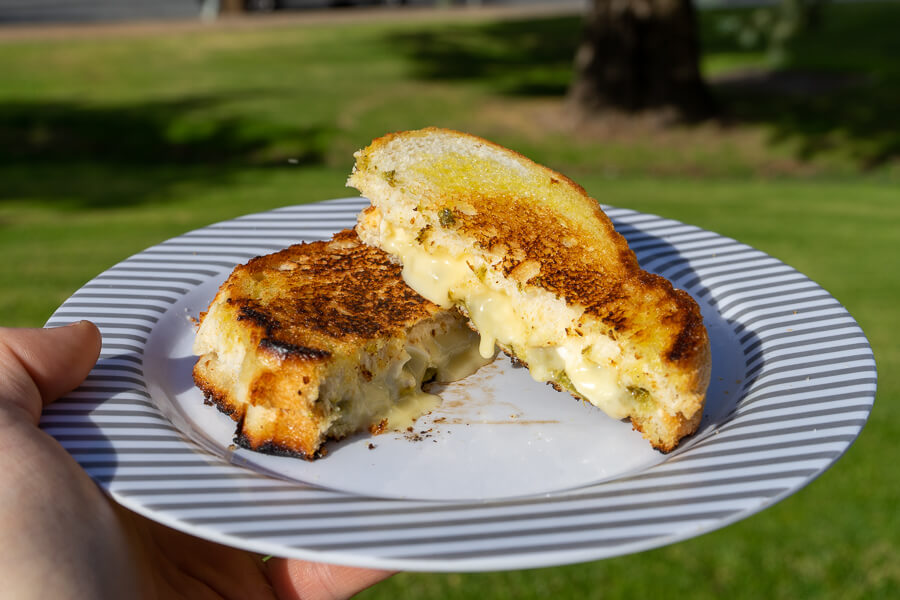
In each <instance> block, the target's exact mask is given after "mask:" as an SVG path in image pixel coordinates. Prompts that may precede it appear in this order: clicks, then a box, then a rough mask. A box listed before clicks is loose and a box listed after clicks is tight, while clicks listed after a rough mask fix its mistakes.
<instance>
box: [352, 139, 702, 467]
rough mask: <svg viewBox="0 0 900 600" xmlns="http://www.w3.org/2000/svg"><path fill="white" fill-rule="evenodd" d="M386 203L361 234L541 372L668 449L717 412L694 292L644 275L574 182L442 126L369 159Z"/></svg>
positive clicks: (361, 155)
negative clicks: (709, 403) (709, 398)
mask: <svg viewBox="0 0 900 600" xmlns="http://www.w3.org/2000/svg"><path fill="white" fill-rule="evenodd" d="M355 157H356V164H355V166H354V169H353V173H352V174H351V176H350V179H349V181H348V185H350V186H352V187H355V188H357V189H358V190H359V191H360V192H361V193H362V194H363V195H364V196H365V197H367V198H368V199H369V200H370V201H371V203H372V205H371V206H370V207H368V208H367V209H366V210H365V211H363V213H361V215H360V217H359V220H358V224H357V227H356V229H357V232H358V233H359V236H360V238H361V239H362V240H363V241H364V242H366V243H367V244H370V245H372V246H375V247H378V248H381V249H383V250H384V251H386V252H387V253H389V254H390V255H392V256H394V257H395V258H396V259H398V260H399V261H400V262H401V263H402V265H403V271H402V274H403V278H404V279H405V280H406V282H407V283H408V284H409V285H410V287H412V288H413V289H414V290H416V291H417V292H418V293H419V294H421V295H422V296H424V297H425V298H428V299H429V300H430V301H432V302H434V303H435V304H437V305H440V306H442V307H444V308H451V307H457V308H459V309H460V310H461V311H462V312H463V313H464V314H465V315H467V316H468V317H469V319H470V321H471V323H472V325H473V326H474V328H475V329H476V330H477V331H478V333H479V334H480V335H481V341H480V344H481V352H482V354H483V355H484V356H488V355H490V354H491V353H493V352H494V346H495V344H496V345H497V346H499V347H500V349H502V350H503V351H504V352H505V353H507V354H508V355H510V356H511V357H513V358H514V359H515V360H517V361H519V362H521V363H524V364H525V365H526V366H527V367H528V369H529V371H530V373H531V375H532V377H533V378H534V379H536V380H538V381H545V382H548V383H550V384H551V385H553V386H554V387H555V388H556V389H558V390H566V391H568V392H570V393H571V394H572V395H574V396H575V397H577V398H581V399H583V400H587V401H588V402H590V403H591V404H593V405H595V406H597V407H599V408H600V409H601V410H603V411H604V412H606V413H607V414H608V415H610V416H611V417H614V418H617V419H630V421H631V423H632V425H633V426H634V428H635V429H637V430H639V431H641V432H642V434H643V435H644V437H645V438H646V439H647V440H648V441H649V442H650V443H651V444H652V445H653V446H654V447H655V448H657V449H659V450H661V451H664V452H668V451H670V450H672V449H673V448H675V446H676V445H677V444H678V443H679V441H680V440H681V439H682V438H684V437H685V436H687V435H689V434H691V433H692V432H694V431H695V430H696V429H697V427H698V425H699V423H700V419H701V416H702V414H703V405H704V399H705V395H706V389H707V385H708V383H709V376H710V351H709V341H708V337H707V333H706V329H705V328H704V326H703V321H702V317H701V315H700V310H699V308H698V306H697V304H696V302H695V301H694V300H693V299H692V298H691V297H690V295H689V294H687V293H686V292H684V291H682V290H677V289H674V288H673V286H672V284H671V283H670V282H669V281H668V280H666V279H664V278H663V277H660V276H657V275H654V274H651V273H648V272H646V271H643V270H642V269H641V268H640V266H639V264H638V261H637V259H636V257H635V255H634V253H633V252H632V251H631V249H629V247H628V245H627V243H626V241H625V239H624V238H623V237H622V236H621V235H619V234H618V233H617V232H616V231H615V229H614V227H613V224H612V222H611V221H610V220H609V218H608V217H607V216H606V215H605V214H604V213H603V211H602V210H601V208H600V206H599V204H598V202H597V201H596V200H594V199H593V198H591V197H589V196H588V194H587V193H586V192H585V190H584V189H583V188H581V187H580V186H579V185H577V184H576V183H574V182H573V181H571V180H570V179H568V178H566V177H564V176H563V175H560V174H559V173H556V172H554V171H552V170H550V169H548V168H546V167H543V166H540V165H538V164H535V163H534V162H532V161H530V160H528V159H527V158H525V157H523V156H521V155H520V154H517V153H515V152H513V151H511V150H508V149H506V148H503V147H500V146H498V145H496V144H493V143H491V142H488V141H486V140H483V139H481V138H478V137H475V136H472V135H467V134H463V133H460V132H456V131H450V130H445V129H437V128H428V129H424V130H419V131H409V132H401V133H396V134H391V135H387V136H384V137H382V138H379V139H377V140H375V141H374V142H372V144H371V145H369V146H368V147H367V148H365V149H363V150H360V151H359V152H357V153H356V154H355Z"/></svg>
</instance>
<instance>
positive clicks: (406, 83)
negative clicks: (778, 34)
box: [0, 3, 900, 599]
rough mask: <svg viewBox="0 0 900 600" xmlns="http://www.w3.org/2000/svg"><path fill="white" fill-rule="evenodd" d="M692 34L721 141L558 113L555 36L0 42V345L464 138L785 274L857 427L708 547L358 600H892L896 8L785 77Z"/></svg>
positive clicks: (899, 233)
mask: <svg viewBox="0 0 900 600" xmlns="http://www.w3.org/2000/svg"><path fill="white" fill-rule="evenodd" d="M717 17H718V15H717V14H716V13H711V12H706V13H703V24H704V27H703V31H704V58H703V65H704V70H705V72H706V74H707V75H708V76H709V77H710V79H711V80H712V81H714V82H716V84H715V88H714V89H715V92H716V95H717V97H718V98H719V99H720V101H721V104H722V108H723V115H722V118H720V119H717V120H715V121H711V122H707V123H702V124H699V125H694V126H679V127H671V128H661V127H659V125H658V124H656V123H654V122H653V121H652V120H651V119H630V120H628V119H621V118H601V119H597V120H596V121H593V122H590V123H578V122H574V121H573V120H572V119H571V117H569V116H568V115H567V114H566V112H565V110H564V109H563V103H562V95H563V94H564V92H565V87H566V84H567V82H568V80H569V78H570V76H571V69H570V67H571V57H572V54H573V52H574V45H575V42H576V40H577V36H578V32H579V21H578V19H577V18H574V17H547V18H532V19H518V20H504V19H495V20H487V19H478V18H472V17H467V18H465V19H462V18H459V19H454V18H450V17H447V18H444V19H441V20H436V19H431V18H427V17H425V16H423V17H421V18H418V19H411V20H406V19H404V20H402V21H397V22H396V23H390V22H383V21H372V22H368V23H335V24H325V25H322V24H319V25H317V26H315V27H310V26H304V25H302V24H292V25H289V26H285V25H260V26H259V27H247V28H220V27H208V28H200V29H197V30H196V31H193V32H191V33H190V34H189V35H185V34H184V32H178V31H165V30H160V31H155V32H140V33H132V34H126V33H115V32H109V33H106V34H103V35H100V36H97V37H94V38H92V39H91V38H87V37H85V36H77V35H73V36H71V37H66V36H49V37H48V36H38V35H35V37H34V38H33V39H29V38H27V37H22V36H16V37H15V38H14V39H13V38H12V37H10V38H9V39H5V38H3V36H2V35H0V74H2V77H0V252H2V256H3V257H4V261H3V265H2V266H0V286H2V290H3V291H2V293H0V315H2V319H0V324H3V325H16V326H37V325H41V324H42V323H43V322H44V321H45V320H46V319H47V317H48V316H49V314H50V313H51V312H52V310H53V309H54V308H55V307H56V306H58V304H59V303H60V302H62V301H63V300H64V299H65V298H67V297H68V296H69V295H70V294H71V293H72V292H73V291H74V290H76V289H77V288H78V287H79V286H80V285H82V284H83V283H84V282H85V281H87V280H88V279H89V278H90V277H92V276H93V275H95V274H97V273H99V272H100V271H102V270H103V269H105V268H107V267H109V266H111V265H113V264H115V263H116V262H117V261H119V260H121V259H123V258H125V257H127V256H129V255H131V254H133V253H135V252H139V251H140V250H142V249H143V248H146V247H147V246H150V245H152V244H154V243H157V242H160V241H162V240H165V239H167V238H169V237H172V236H175V235H178V234H180V233H183V232H185V231H188V230H191V229H194V228H197V227H201V226H204V225H206V224H209V223H212V222H216V221H220V220H223V219H228V218H231V217H234V216H237V215H240V214H244V213H247V212H254V211H259V210H265V209H268V208H272V207H276V206H283V205H287V204H297V203H305V202H313V201H316V200H321V199H325V198H333V197H339V196H343V195H352V194H353V191H352V190H347V189H346V188H345V187H344V181H345V179H346V175H347V174H348V172H349V169H350V166H351V164H352V152H353V151H354V150H355V149H357V148H359V147H361V146H363V145H365V144H366V143H367V142H368V141H369V140H370V139H371V138H373V137H375V136H378V135H380V134H382V133H384V132H387V131H391V130H398V129H407V128H415V127H420V126H424V125H429V124H437V125H444V126H450V127H455V128H459V129H464V130H468V131H472V132H474V133H477V134H480V135H483V136H485V137H488V138H492V139H494V140H496V141H498V142H501V143H503V144H505V145H508V146H510V147H512V148H515V149H516V150H519V151H521V152H523V153H524V154H526V155H528V156H530V157H532V158H534V159H536V160H538V161H541V162H544V163H547V164H549V165H551V166H553V167H555V168H557V169H559V170H561V171H562V172H564V173H566V174H567V175H569V176H570V177H572V178H573V179H575V180H576V181H578V182H579V183H581V184H582V185H583V186H584V187H585V188H586V189H587V190H588V191H589V192H590V193H591V194H592V195H593V196H595V197H596V198H598V199H599V200H601V201H602V202H604V203H608V204H612V205H617V206H623V207H631V208H635V209H638V210H642V211H647V212H651V213H656V214H662V215H665V216H667V217H671V218H674V219H678V220H682V221H685V222H689V223H692V224H696V225H699V226H701V227H704V228H707V229H711V230H714V231H717V232H719V233H721V234H724V235H727V236H730V237H734V238H736V239H739V240H741V241H742V242H745V243H748V244H751V245H753V246H755V247H757V248H760V249H762V250H764V251H766V252H768V253H770V254H772V255H774V256H776V257H777V258H779V259H781V260H783V261H785V262H787V263H788V264H790V265H792V266H793V267H795V268H797V269H799V270H800V271H802V272H804V273H806V274H808V275H809V276H810V277H812V278H813V279H814V280H815V281H817V282H818V283H819V284H821V285H822V286H823V287H825V288H826V289H827V290H829V291H830V292H831V293H832V294H833V295H834V296H835V297H837V298H838V299H839V300H840V301H841V302H842V303H843V304H844V305H845V306H846V307H847V308H848V309H849V310H850V312H851V313H852V314H853V315H854V316H855V317H856V319H857V320H858V321H859V323H860V325H861V326H862V328H863V330H864V331H865V332H866V333H867V335H868V336H869V339H870V341H871V343H872V346H873V348H874V351H875V356H876V359H877V362H878V367H879V372H880V378H879V379H880V381H879V392H878V396H877V399H876V404H875V410H874V412H873V414H872V417H871V419H870V421H869V423H868V425H867V426H866V428H865V430H864V432H863V434H862V436H861V438H860V439H859V440H858V441H857V443H856V444H855V445H854V446H853V447H852V448H851V449H850V451H849V452H848V453H847V455H846V456H845V457H844V458H842V459H841V461H840V462H839V463H838V464H837V465H836V466H835V467H834V468H833V469H832V470H830V471H829V472H827V473H826V474H825V475H824V476H822V477H821V478H820V479H818V480H817V481H815V482H813V483H812V484H811V485H810V486H808V487H807V488H805V489H803V490H802V491H800V492H798V493H797V494H795V495H794V496H792V497H790V498H789V499H787V500H785V501H783V502H781V503H780V504H778V505H776V506H775V507H773V508H771V509H769V510H766V511H765V512H763V513H761V514H759V515H756V516H754V517H752V518H749V519H747V520H745V521H742V522H740V523H737V524H735V525H732V526H730V527H727V528H725V529H722V530H720V531H717V532H714V533H711V534H708V535H705V536H703V537H700V538H696V539H693V540H689V541H686V542H682V543H679V544H675V545H672V546H669V547H665V548H661V549H658V550H654V551H650V552H645V553H641V554H637V555H631V556H625V557H620V558H616V559H612V560H606V561H602V562H594V563H587V564H582V565H573V566H568V567H560V568H552V569H539V570H532V571H515V572H503V573H489V574H449V575H434V574H403V575H400V576H397V577H395V578H394V579H392V580H390V581H389V582H387V583H385V584H382V585H380V586H378V587H376V588H374V589H373V590H370V591H369V592H366V593H365V594H363V597H364V598H369V599H374V598H422V597H442V598H443V597H446V598H469V597H482V598H529V597H535V598H536V597H561V598H568V597H578V598H580V597H604V598H644V597H654V596H663V595H667V596H668V595H672V596H679V597H690V598H697V597H699V598H721V597H730V598H759V597H770V598H798V597H815V598H819V597H831V598H896V597H900V518H898V515H900V511H898V510H897V508H896V507H897V504H898V501H900V484H898V481H897V477H896V476H895V475H891V473H893V472H894V470H893V468H892V467H890V465H891V464H893V463H894V461H895V460H897V459H898V458H900V453H898V442H897V440H898V439H900V412H898V408H897V403H898V401H900V381H898V377H897V373H898V372H900V342H898V341H897V336H896V332H897V331H900V311H898V310H897V308H896V304H895V298H896V297H897V296H898V295H900V282H898V278H897V276H896V273H897V272H898V267H900V260H898V258H900V254H898V251H897V245H898V242H900V108H898V106H900V104H898V103H897V102H896V99H897V98H900V67H898V65H900V63H898V62H897V60H896V58H897V57H898V56H900V41H898V40H900V38H898V36H896V35H895V27H894V26H893V24H894V23H897V22H898V19H900V4H896V3H873V4H864V3H852V4H846V5H837V6H830V7H829V10H828V12H827V13H826V16H825V19H824V21H823V23H822V27H821V29H820V30H819V31H816V32H814V33H813V34H810V35H808V36H806V37H804V38H801V39H800V40H798V41H797V42H796V43H795V44H794V46H793V47H792V53H791V58H790V60H789V62H788V63H787V64H786V65H784V68H786V69H789V71H788V75H784V74H775V75H771V74H768V75H767V76H766V77H760V74H761V73H762V74H763V75H766V71H765V69H766V68H767V65H766V62H765V57H764V56H763V55H762V54H761V53H759V52H757V51H749V50H743V49H741V48H739V47H737V46H736V45H735V44H734V42H733V41H732V40H730V39H729V38H727V37H725V36H723V35H722V34H721V33H719V31H718V29H717V28H716V26H715V20H716V18H717ZM810 74H814V75H815V76H814V77H813V76H811V75H810ZM791 77H794V81H796V79H797V78H798V77H801V78H802V77H805V78H806V79H804V81H806V83H805V84H804V86H801V88H800V90H799V92H798V89H797V88H796V87H791V86H786V85H783V83H784V82H785V81H790V78H791ZM760 81H763V83H760Z"/></svg>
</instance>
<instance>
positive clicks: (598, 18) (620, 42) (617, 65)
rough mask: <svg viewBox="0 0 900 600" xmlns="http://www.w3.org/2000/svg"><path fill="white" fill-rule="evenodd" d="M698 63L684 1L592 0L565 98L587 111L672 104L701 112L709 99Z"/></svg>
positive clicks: (682, 112)
mask: <svg viewBox="0 0 900 600" xmlns="http://www.w3.org/2000/svg"><path fill="white" fill-rule="evenodd" d="M698 63H699V42H698V34H697V18H696V14H695V12H694V6H693V4H692V3H691V0H594V3H593V7H592V9H591V11H590V13H589V15H588V17H587V22H586V27H585V32H584V37H583V39H582V42H581V45H580V46H579V48H578V52H577V54H576V56H575V81H574V82H573V84H572V86H571V88H570V90H569V98H570V100H571V101H572V102H573V103H574V104H575V106H576V108H577V109H579V110H581V111H584V112H587V113H595V112H598V111H602V110H607V109H612V110H618V111H624V112H640V111H673V112H674V113H675V115H677V117H679V118H682V119H688V120H699V119H703V118H706V117H708V116H711V115H712V114H713V112H714V102H713V98H712V95H711V94H710V91H709V88H707V86H706V84H705V82H704V81H703V78H702V77H701V75H700V68H699V64H698Z"/></svg>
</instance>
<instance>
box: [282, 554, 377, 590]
mask: <svg viewBox="0 0 900 600" xmlns="http://www.w3.org/2000/svg"><path fill="white" fill-rule="evenodd" d="M268 565H269V577H270V580H271V582H272V586H273V587H274V588H275V592H276V594H277V596H278V598H282V599H285V600H301V599H302V600H338V599H339V598H349V597H350V596H353V595H354V594H357V593H359V592H361V591H363V590H364V589H366V588H368V587H371V586H373V585H375V584H376V583H378V582H379V581H383V580H385V579H387V578H388V577H390V576H391V575H393V574H394V573H393V572H392V571H376V570H374V569H359V568H356V567H343V566H338V565H328V564H325V563H315V562H307V561H303V560H286V559H281V558H274V559H272V560H270V561H269V562H268Z"/></svg>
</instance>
